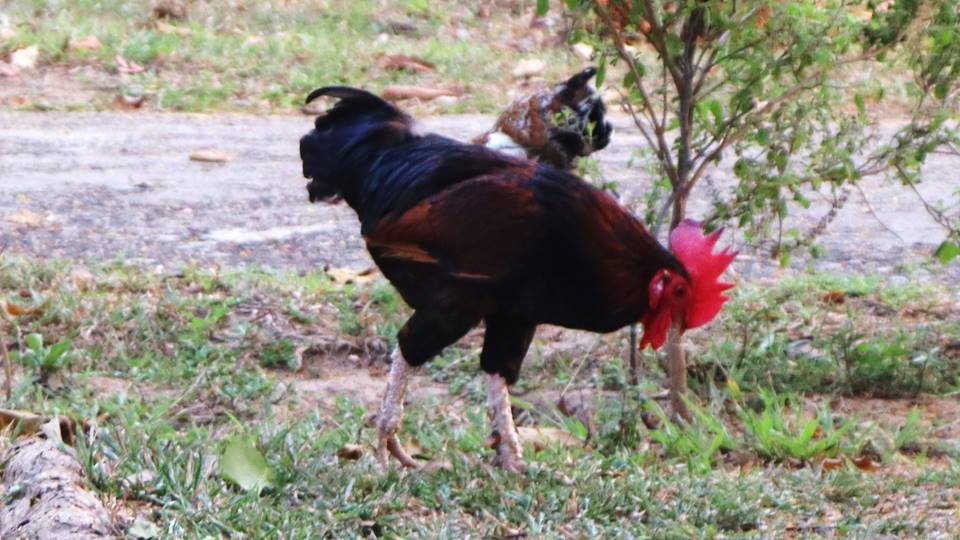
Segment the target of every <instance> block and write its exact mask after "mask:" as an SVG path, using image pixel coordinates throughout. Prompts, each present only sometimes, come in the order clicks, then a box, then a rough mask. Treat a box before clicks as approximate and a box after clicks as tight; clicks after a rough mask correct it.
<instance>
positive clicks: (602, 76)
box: [595, 54, 607, 88]
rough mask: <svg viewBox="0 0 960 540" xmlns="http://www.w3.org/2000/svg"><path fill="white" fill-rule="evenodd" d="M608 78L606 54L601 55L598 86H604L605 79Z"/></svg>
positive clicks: (598, 68) (598, 67)
mask: <svg viewBox="0 0 960 540" xmlns="http://www.w3.org/2000/svg"><path fill="white" fill-rule="evenodd" d="M606 78H607V57H606V55H603V54H601V55H600V65H598V66H597V79H596V83H595V84H596V86H597V88H600V87H601V86H603V81H604V79H606Z"/></svg>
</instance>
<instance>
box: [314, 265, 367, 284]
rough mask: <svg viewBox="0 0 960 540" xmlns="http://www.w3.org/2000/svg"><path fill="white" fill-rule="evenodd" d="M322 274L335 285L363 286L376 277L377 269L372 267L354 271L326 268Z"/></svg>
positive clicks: (350, 269)
mask: <svg viewBox="0 0 960 540" xmlns="http://www.w3.org/2000/svg"><path fill="white" fill-rule="evenodd" d="M324 273H325V274H327V275H328V276H330V278H331V279H332V280H333V281H335V282H337V283H343V284H345V285H346V284H348V283H357V284H364V283H369V282H370V281H373V278H374V277H376V275H377V269H376V268H374V267H372V266H371V267H369V268H364V269H362V270H355V269H353V268H327V269H325V270H324Z"/></svg>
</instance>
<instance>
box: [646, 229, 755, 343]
mask: <svg viewBox="0 0 960 540" xmlns="http://www.w3.org/2000/svg"><path fill="white" fill-rule="evenodd" d="M721 232H722V229H720V230H716V231H714V232H712V233H710V234H708V235H704V234H703V226H702V225H701V224H700V223H697V222H696V221H692V220H685V221H683V222H682V223H680V225H678V226H677V228H676V229H674V230H673V232H672V233H670V250H671V251H672V252H673V254H674V255H675V256H676V257H677V259H678V260H679V261H680V262H681V263H682V264H683V267H684V269H685V270H686V275H682V274H681V273H678V272H675V271H671V270H668V269H661V270H659V271H657V273H656V274H654V276H653V279H652V280H651V281H650V284H649V285H648V298H649V300H648V302H649V305H648V308H649V309H648V311H647V313H646V314H645V315H644V316H643V318H642V319H640V322H642V323H643V337H642V338H641V340H640V349H644V348H645V347H646V346H647V345H650V346H652V347H653V348H654V349H658V348H660V346H661V345H663V343H664V342H665V341H666V340H667V333H668V332H669V330H670V327H671V326H672V327H675V328H676V329H677V330H678V331H679V332H681V333H682V332H684V331H686V330H689V329H691V328H696V327H698V326H703V325H704V324H707V323H708V322H710V321H711V320H713V318H714V317H716V316H717V313H719V312H720V308H721V307H723V304H724V302H726V301H727V300H728V298H727V297H726V296H725V295H724V294H723V293H724V291H726V290H728V289H730V288H731V287H733V284H732V283H725V282H723V281H720V275H721V274H723V272H724V271H725V270H726V269H727V267H728V266H730V263H731V262H732V261H733V259H734V257H736V256H737V253H736V252H735V251H730V250H729V249H724V250H723V251H720V252H719V253H714V252H713V247H714V245H716V243H717V239H718V238H720V233H721Z"/></svg>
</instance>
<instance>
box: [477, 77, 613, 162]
mask: <svg viewBox="0 0 960 540" xmlns="http://www.w3.org/2000/svg"><path fill="white" fill-rule="evenodd" d="M596 74H597V68H594V67H588V68H586V69H584V70H583V71H581V72H579V73H577V74H576V75H574V76H572V77H570V79H568V80H567V81H564V82H562V83H559V84H557V85H554V86H553V87H551V88H547V89H544V90H541V91H540V92H537V93H535V94H533V95H530V96H525V97H522V98H520V99H518V100H516V101H514V102H513V103H511V104H510V106H509V107H507V109H506V110H505V111H504V112H503V113H501V114H500V116H499V117H498V118H497V122H496V124H494V127H493V129H491V130H490V131H488V132H486V133H484V134H483V135H480V136H479V137H477V138H475V139H474V140H473V142H474V143H475V144H483V145H485V146H488V147H490V148H493V149H495V150H500V151H501V152H505V153H508V154H510V155H513V156H517V157H527V158H531V159H537V160H539V161H542V162H544V163H549V164H551V165H553V166H555V167H559V168H561V169H570V168H572V167H573V166H574V163H575V161H576V159H577V158H578V157H582V156H588V155H590V154H591V153H593V152H596V151H597V150H602V149H604V148H606V146H607V145H608V144H610V135H611V134H612V133H613V127H612V126H611V125H610V122H607V121H606V119H605V115H606V113H607V108H606V106H605V105H604V104H603V100H602V99H601V98H600V96H599V95H598V94H597V91H596V89H595V88H594V87H593V86H591V84H590V81H591V80H592V79H593V78H594V77H595V76H596Z"/></svg>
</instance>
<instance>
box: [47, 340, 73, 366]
mask: <svg viewBox="0 0 960 540" xmlns="http://www.w3.org/2000/svg"><path fill="white" fill-rule="evenodd" d="M72 345H73V342H72V341H70V340H69V339H62V340H60V341H58V342H57V343H56V344H55V345H53V346H52V347H50V351H49V352H48V353H47V358H46V360H47V362H49V363H56V361H57V360H59V359H60V357H61V356H63V353H65V352H67V351H68V350H70V347H71V346H72Z"/></svg>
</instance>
